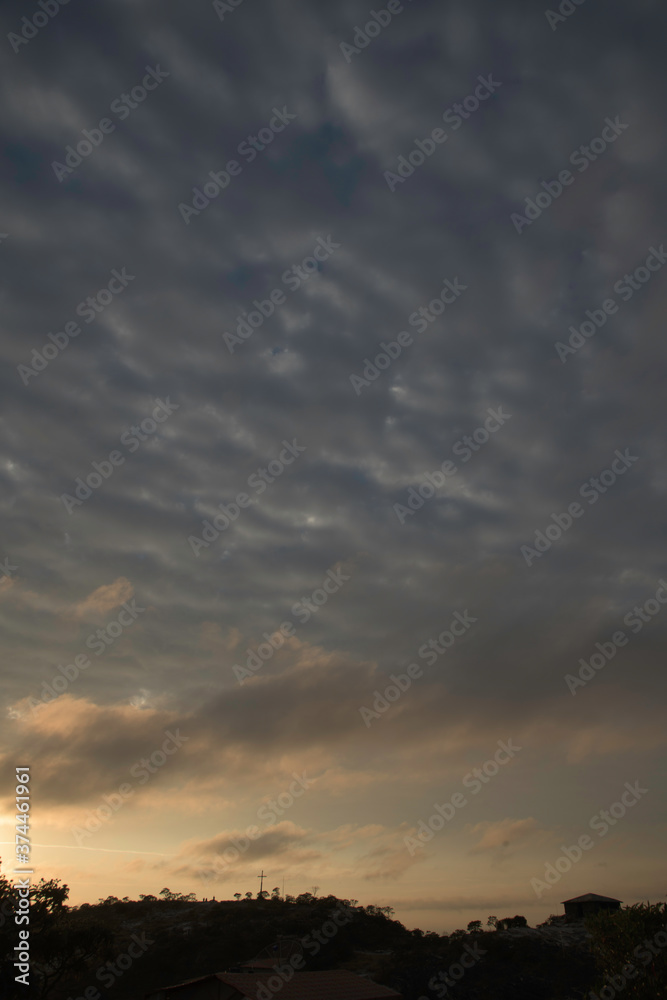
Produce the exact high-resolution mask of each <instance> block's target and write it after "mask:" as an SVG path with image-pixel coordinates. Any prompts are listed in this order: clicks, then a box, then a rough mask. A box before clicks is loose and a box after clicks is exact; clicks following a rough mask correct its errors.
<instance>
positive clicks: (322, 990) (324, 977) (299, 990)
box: [216, 969, 400, 1000]
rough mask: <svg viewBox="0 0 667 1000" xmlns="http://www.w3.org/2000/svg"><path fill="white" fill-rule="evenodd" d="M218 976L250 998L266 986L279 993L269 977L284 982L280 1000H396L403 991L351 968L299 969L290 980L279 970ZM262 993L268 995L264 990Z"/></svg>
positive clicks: (271, 991) (224, 973) (250, 999)
mask: <svg viewBox="0 0 667 1000" xmlns="http://www.w3.org/2000/svg"><path fill="white" fill-rule="evenodd" d="M216 975H217V977H218V979H221V980H222V981H223V982H224V983H227V984H228V985H229V986H233V987H234V989H236V990H238V991H239V993H241V994H242V995H243V996H245V997H248V998H249V1000H256V997H257V990H258V987H259V986H264V987H265V988H267V989H268V990H269V992H270V993H273V992H275V986H276V983H275V982H274V983H273V986H274V989H271V986H268V985H267V983H268V981H269V980H279V981H280V983H281V987H280V1000H380V998H387V1000H396V998H397V997H400V994H399V993H397V992H396V991H395V990H392V989H389V987H388V986H380V985H378V983H374V982H372V980H370V979H365V978H364V977H363V976H358V975H357V974H356V972H349V971H348V970H347V969H336V970H333V971H331V972H295V973H294V975H293V976H292V978H291V979H290V980H288V981H287V982H285V981H284V979H283V977H282V976H279V975H278V974H277V973H276V972H273V973H268V972H218V973H216ZM262 993H263V995H264V996H265V995H266V994H265V993H264V991H262Z"/></svg>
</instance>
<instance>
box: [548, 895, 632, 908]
mask: <svg viewBox="0 0 667 1000" xmlns="http://www.w3.org/2000/svg"><path fill="white" fill-rule="evenodd" d="M622 902H623V900H622V899H612V897H611V896H598V894H597V893H596V892H587V893H585V895H583V896H575V897H574V898H573V899H563V900H561V905H562V906H564V905H565V903H622Z"/></svg>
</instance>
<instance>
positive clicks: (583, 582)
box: [0, 0, 667, 931]
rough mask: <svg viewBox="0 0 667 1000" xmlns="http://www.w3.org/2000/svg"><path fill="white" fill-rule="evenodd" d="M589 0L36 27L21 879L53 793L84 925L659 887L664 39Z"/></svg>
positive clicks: (19, 391) (342, 6)
mask: <svg viewBox="0 0 667 1000" xmlns="http://www.w3.org/2000/svg"><path fill="white" fill-rule="evenodd" d="M54 3H55V0H46V6H47V8H48V9H49V10H51V8H52V7H53V4H54ZM561 8H562V9H565V10H566V11H567V10H570V9H571V11H572V13H569V14H563V13H560V14H559V13H558V7H557V6H555V7H554V8H553V10H552V12H551V13H548V12H545V10H544V9H543V7H542V5H541V4H537V5H530V4H525V3H518V2H514V3H505V4H500V5H498V4H496V3H493V2H492V0H448V2H446V3H442V2H440V0H437V2H436V0H414V2H405V3H404V4H403V6H401V5H400V4H398V3H396V2H392V3H391V4H390V5H389V6H387V5H385V6H384V7H380V6H376V7H375V8H374V9H375V10H376V12H377V18H375V19H374V18H372V16H371V14H370V8H369V5H367V4H365V3H363V2H360V0H341V2H338V3H336V4H329V3H325V2H324V0H241V2H238V0H236V2H235V3H234V4H232V3H231V2H230V3H229V4H227V3H221V2H218V3H217V4H215V5H213V4H212V3H210V2H205V0H202V2H201V3H191V4H189V5H187V9H186V8H185V7H184V5H182V4H180V3H177V2H176V0H161V2H157V0H116V2H108V0H99V2H97V3H95V4H84V3H82V2H80V0H73V2H72V3H71V4H66V5H64V6H63V7H62V9H58V10H57V12H55V13H54V12H52V13H50V14H48V15H44V16H42V14H41V8H39V7H38V6H37V5H36V4H35V5H34V9H33V5H32V4H25V3H19V2H18V0H12V2H10V3H8V4H6V5H5V6H4V9H3V13H2V17H1V19H0V20H1V26H2V35H3V44H4V51H3V77H2V79H3V89H2V101H1V102H0V116H1V121H2V133H3V147H4V150H3V151H4V156H3V160H2V178H3V184H2V203H1V207H0V229H1V230H2V234H1V236H0V255H1V259H0V265H1V267H2V304H3V310H2V322H3V334H4V336H3V351H4V360H5V364H4V365H3V367H2V374H1V376H0V377H1V379H2V393H1V397H0V398H1V399H2V431H3V433H2V473H1V485H2V493H1V496H0V503H1V505H2V515H3V516H2V533H1V539H0V541H1V545H2V547H1V549H0V560H4V562H3V563H2V566H3V569H2V578H1V580H0V614H1V616H2V625H3V630H2V634H3V675H2V718H3V722H2V729H1V735H0V773H1V774H2V790H3V798H2V802H1V803H0V808H1V810H2V811H1V813H0V819H1V820H2V824H3V825H2V826H1V827H0V840H1V841H2V844H3V845H4V846H2V847H0V850H1V851H2V853H3V862H4V868H5V869H6V870H11V869H12V868H13V857H12V851H13V848H12V847H11V846H9V842H10V838H11V840H12V841H13V835H14V830H13V825H14V814H15V808H14V803H13V790H14V769H15V767H16V766H17V765H25V764H28V765H29V766H30V768H31V772H30V773H31V785H30V789H31V795H32V814H33V826H32V829H31V836H32V839H33V843H34V845H35V846H34V849H33V860H34V862H35V872H36V874H35V878H37V877H38V876H39V875H45V876H46V877H60V878H62V879H64V880H65V881H66V882H67V883H68V884H69V885H70V887H71V897H70V901H71V902H74V903H80V902H83V901H96V900H97V898H98V897H100V896H107V895H109V894H113V895H117V896H125V895H128V896H130V897H133V898H136V897H137V896H138V894H139V893H150V892H153V893H157V892H159V890H160V889H162V888H163V887H164V886H169V887H170V888H171V889H172V890H173V891H181V892H196V893H197V895H198V897H199V898H201V897H203V896H209V897H210V896H212V895H216V896H217V897H218V898H222V897H225V898H226V897H228V896H231V895H232V894H233V893H235V892H246V891H252V892H256V891H257V889H258V887H259V886H258V881H257V878H256V876H257V875H258V874H259V872H260V871H261V870H262V869H263V870H264V871H266V872H268V881H267V883H266V886H267V888H269V889H271V888H272V887H273V886H275V885H277V886H280V887H281V889H282V886H283V880H284V884H285V891H286V892H288V893H293V894H297V893H299V892H303V891H309V890H311V889H312V887H313V886H319V892H320V893H330V892H331V893H335V894H337V895H339V896H346V897H348V898H354V899H358V900H359V901H360V902H362V903H377V904H380V905H392V906H394V907H395V909H396V913H397V916H398V917H399V918H400V919H402V920H403V921H404V922H405V923H406V924H407V925H408V926H410V927H414V926H421V927H422V928H424V929H432V930H438V931H444V930H452V929H453V928H455V927H459V926H464V925H465V923H466V922H467V921H468V920H470V919H473V918H481V919H483V920H486V917H487V916H488V915H489V914H491V913H493V914H496V915H498V916H505V915H513V914H515V913H523V914H524V915H525V916H526V917H527V918H528V920H529V922H530V923H534V922H536V921H538V920H543V919H545V918H546V917H547V916H548V915H549V913H553V912H562V907H561V906H560V901H561V900H563V899H567V898H569V897H571V896H574V895H578V894H580V893H585V892H591V891H592V892H598V893H602V894H604V895H610V896H614V897H617V898H620V899H622V900H624V901H625V902H628V903H632V902H635V901H637V900H640V899H642V898H644V899H645V898H651V899H654V900H655V899H658V898H660V897H661V896H664V892H665V886H666V882H665V875H666V874H667V872H666V871H665V861H664V835H665V831H666V828H667V814H666V812H665V806H664V799H663V796H662V794H661V790H662V791H663V792H664V785H665V765H664V759H665V758H664V750H665V744H666V742H667V733H666V730H665V726H664V700H665V690H666V682H665V672H664V657H663V656H661V645H662V646H663V647H664V638H665V631H666V624H667V613H666V612H665V611H664V610H663V607H664V606H663V604H662V603H661V601H660V599H661V598H663V599H665V600H667V584H666V585H665V587H666V589H665V590H662V589H661V587H662V584H661V582H660V581H661V580H662V579H663V578H664V577H665V576H667V566H666V565H665V561H664V558H663V554H662V552H661V543H663V542H664V539H665V520H664V510H665V500H666V497H667V477H666V476H665V471H664V465H663V462H664V430H663V419H662V418H663V412H664V404H663V391H664V390H663V379H664V366H665V353H666V352H665V346H664V343H665V341H664V314H665V301H666V297H667V268H665V270H664V273H663V271H662V268H663V265H664V264H665V262H667V255H666V254H665V251H664V247H663V245H662V243H661V241H663V240H665V241H667V228H666V207H667V206H666V202H665V195H664V157H665V152H666V150H665V138H666V136H665V127H664V122H665V114H666V110H667V109H666V107H665V96H664V95H665V93H666V87H665V71H664V52H663V48H664V43H663V39H664V31H665V27H666V24H665V21H666V16H665V12H664V9H661V5H660V4H659V3H658V2H657V0H636V2H635V3H634V4H632V5H628V4H621V3H617V2H608V3H605V4H604V5H601V4H600V3H598V2H596V0H588V2H586V3H583V4H581V5H580V6H575V5H574V4H571V5H568V4H567V3H565V4H561ZM33 16H34V17H35V21H36V25H37V26H35V24H33V23H32V20H31V19H32V18H33ZM22 18H24V19H25V20H24V21H23V22H22V20H21V19H22ZM45 18H46V23H43V21H44V19H45ZM366 25H368V31H367V30H366ZM5 39H6V41H5ZM457 105H458V108H457ZM216 176H217V180H214V179H213V178H215V177H216ZM559 178H560V179H559ZM536 198H537V201H535V199H536ZM527 199H528V201H527ZM587 311H588V312H589V313H590V316H587ZM582 324H585V325H584V326H583V332H582V330H581V329H580V328H581V327H582ZM383 343H384V345H386V350H384V349H383V347H382V346H381V345H382V344H383ZM376 359H377V364H376V363H375V362H376ZM466 439H467V440H466ZM448 463H449V464H448ZM429 477H430V479H429ZM600 477H601V478H600ZM568 511H569V513H568ZM538 532H540V533H541V534H536V533H538ZM325 583H326V587H325V586H324V585H325ZM656 593H657V594H658V597H657V598H656ZM647 602H648V603H647ZM633 608H637V609H638V611H633ZM628 616H629V617H628ZM452 626H453V627H452ZM621 633H622V634H621ZM614 636H615V638H612V637H614ZM439 637H441V638H439ZM596 643H599V644H600V647H599V648H598V647H596ZM258 650H259V651H258ZM605 651H606V652H605ZM594 655H595V656H596V658H595V659H594V660H593V665H591V664H590V661H591V657H593V656H594ZM411 665H413V666H411ZM408 670H410V674H408ZM391 675H394V676H398V681H399V686H398V687H396V686H392V684H393V682H392V680H391ZM401 687H402V688H403V689H404V690H402V691H401V690H400V688H401ZM385 693H386V695H387V697H385ZM167 734H171V735H167ZM172 737H173V738H172ZM501 744H504V745H505V746H506V747H509V748H510V750H511V752H507V751H506V750H503V749H502V748H501ZM163 747H164V749H163ZM142 761H143V763H141V762H142ZM475 768H478V769H480V772H481V778H479V777H478V778H475V777H474V770H473V769H475ZM295 775H296V776H298V777H299V778H300V779H301V783H299V782H298V781H297V778H296V777H295ZM626 783H628V784H629V785H630V786H634V787H635V789H639V791H637V792H636V793H632V794H631V793H630V792H629V790H627V789H626V788H625V785H626ZM290 788H291V789H292V790H291V791H290ZM119 789H122V792H121V791H119ZM633 794H634V798H633ZM623 795H625V804H624V805H619V806H614V803H619V802H622V801H623V800H622V796H623ZM452 796H454V803H455V805H454V806H450V807H447V806H446V803H448V802H451V800H452ZM272 800H273V804H272ZM631 800H632V802H631ZM436 804H439V805H441V806H443V807H444V808H443V810H442V811H441V812H442V813H444V814H445V816H446V817H447V818H446V819H444V818H442V817H441V816H438V815H437V814H436V813H435V812H434V806H435V805H436ZM610 807H611V808H612V812H611V813H609V815H610V816H611V820H610V821H609V822H607V821H606V820H604V819H601V818H600V814H601V812H602V811H604V810H607V811H608V810H609V809H610ZM431 816H436V820H434V821H433V823H431V824H430V825H429V823H430V819H431ZM420 824H421V825H420ZM438 827H440V828H439V829H438ZM605 827H606V829H605ZM249 830H250V831H251V832H250V834H248V831H249ZM418 834H421V840H417V836H418ZM583 835H590V838H591V846H590V847H589V848H588V849H587V850H586V851H585V852H584V853H583V854H582V858H581V860H580V861H578V862H576V863H574V864H572V865H571V866H570V870H569V871H565V870H564V869H566V868H567V867H568V866H567V863H566V862H563V861H561V862H560V869H563V871H562V872H560V873H559V876H558V880H557V881H554V884H552V885H549V884H547V883H544V881H543V880H544V878H545V872H546V870H547V865H549V864H551V865H555V864H556V862H557V861H558V859H560V858H561V857H562V856H563V847H569V846H571V845H576V844H577V842H578V840H579V838H580V837H582V836H583ZM235 844H236V846H234V845H235ZM553 870H555V869H553ZM534 880H541V881H542V885H543V888H540V886H539V884H537V882H535V881H534Z"/></svg>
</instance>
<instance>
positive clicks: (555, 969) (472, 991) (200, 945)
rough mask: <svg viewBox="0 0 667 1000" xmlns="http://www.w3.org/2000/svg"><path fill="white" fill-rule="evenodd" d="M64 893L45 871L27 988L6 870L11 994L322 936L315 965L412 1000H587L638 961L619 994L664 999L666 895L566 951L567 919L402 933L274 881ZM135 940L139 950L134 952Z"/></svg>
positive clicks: (379, 919) (2, 893)
mask: <svg viewBox="0 0 667 1000" xmlns="http://www.w3.org/2000/svg"><path fill="white" fill-rule="evenodd" d="M68 894H69V890H68V887H67V886H66V885H61V884H60V882H59V880H57V879H52V880H50V881H46V880H44V879H42V880H41V881H40V882H39V884H37V885H35V886H33V887H32V888H31V920H30V950H31V956H32V976H31V978H32V981H33V984H34V985H33V987H32V988H31V989H30V990H26V989H25V988H22V987H17V985H16V984H15V983H14V975H15V971H14V969H13V966H12V961H13V958H12V949H13V948H14V946H15V945H16V943H17V928H16V926H15V924H14V920H13V912H14V904H15V902H16V897H15V890H14V887H13V886H12V883H10V882H9V881H8V880H7V879H5V878H3V877H2V876H0V996H2V997H3V1000H4V998H5V997H6V998H8V1000H9V998H12V1000H13V998H14V997H30V998H32V997H35V998H37V1000H67V998H69V997H71V998H77V997H82V996H84V991H85V990H86V988H87V987H93V988H95V989H96V990H97V991H98V992H99V1000H140V998H141V997H143V995H144V994H145V993H147V992H149V991H150V990H154V989H157V988H159V987H160V986H166V985H169V984H172V983H178V982H182V981H184V980H186V979H191V978H194V977H196V976H204V975H207V974H209V973H212V972H220V971H223V970H225V969H231V968H234V967H235V966H238V963H239V962H243V961H247V960H248V959H250V958H252V957H253V956H254V955H256V954H257V953H258V952H259V951H261V950H262V949H264V948H266V947H267V946H270V945H272V944H273V943H274V942H275V941H276V940H277V939H278V937H287V938H292V939H298V940H299V941H303V940H304V939H308V940H309V941H311V942H313V941H314V940H315V939H316V938H317V937H318V935H320V939H321V940H322V945H321V947H319V948H315V947H309V948H308V949H306V950H305V951H304V957H305V960H306V967H307V968H309V969H315V970H316V969H335V968H347V969H351V970H353V971H356V972H364V973H367V974H369V975H370V976H371V977H372V978H373V979H375V980H376V981H377V982H380V983H384V984H385V985H387V986H390V987H392V988H393V989H395V990H397V991H398V992H399V993H401V994H402V996H403V997H404V1000H420V998H421V1000H441V998H443V997H445V998H446V1000H536V998H539V1000H584V998H587V1000H588V998H589V997H591V995H593V996H599V991H600V990H601V989H602V988H603V986H604V985H605V984H606V983H609V982H612V983H613V978H612V977H614V976H616V977H618V976H619V974H621V975H622V974H623V973H622V970H623V967H624V966H626V967H627V965H628V963H630V962H632V963H634V965H635V966H636V967H637V969H638V970H639V974H638V975H637V976H636V978H634V979H633V980H628V982H627V983H626V985H625V986H624V989H623V991H622V995H623V997H624V998H625V997H627V1000H645V998H646V1000H648V998H650V1000H662V998H667V993H666V992H665V985H664V984H665V983H666V982H667V973H666V968H667V967H666V964H665V956H666V955H667V948H666V947H661V946H660V944H659V942H660V941H662V940H664V941H665V942H666V943H667V933H665V925H666V924H667V912H666V910H667V904H664V903H661V904H657V905H653V906H649V905H648V904H641V905H638V906H633V907H625V908H624V909H623V910H621V911H620V912H618V913H614V914H605V915H600V916H598V917H596V918H594V919H591V920H590V921H589V922H588V924H587V926H588V928H589V930H590V935H591V936H590V937H587V936H586V934H585V933H584V930H583V928H582V930H581V933H580V935H579V941H577V940H576V939H575V940H574V942H573V943H570V944H568V945H565V944H563V943H562V942H561V941H560V939H559V932H558V927H559V925H563V926H565V925H564V923H563V920H564V918H563V917H556V916H553V917H550V918H549V920H548V921H546V922H545V924H543V925H541V927H542V928H543V930H541V931H539V930H534V929H533V930H530V929H527V922H526V920H525V918H524V917H521V916H514V917H503V918H500V919H498V918H496V917H492V918H489V919H488V921H487V922H486V927H484V926H483V923H482V920H473V921H471V922H470V923H469V924H468V928H467V930H463V929H461V930H458V931H454V932H453V933H452V934H450V935H440V934H436V933H434V932H424V931H422V930H419V929H416V930H408V929H407V928H406V927H404V926H403V925H402V924H401V923H400V922H399V921H398V920H395V919H394V918H393V910H392V909H391V907H379V906H359V905H358V903H357V901H356V900H340V899H337V898H336V897H335V896H324V897H318V896H317V895H316V894H315V893H313V892H306V893H302V894H301V895H299V896H296V897H295V896H286V897H285V898H283V897H282V896H281V895H280V892H279V889H278V887H276V888H274V889H273V890H272V891H271V893H270V895H269V893H268V892H266V891H265V892H264V893H262V896H261V898H258V896H259V894H257V895H256V896H254V897H253V894H252V893H246V894H245V897H243V896H242V894H241V893H240V892H237V893H235V894H234V898H233V899H228V900H217V901H216V900H212V899H209V900H200V901H197V900H195V899H194V894H193V893H190V894H187V895H184V894H182V893H175V892H171V891H170V890H169V889H168V888H164V889H162V890H161V892H160V893H159V896H157V897H156V896H153V895H142V896H140V897H139V899H138V900H131V899H128V898H127V897H125V898H124V899H119V898H118V897H116V896H108V897H107V898H106V899H103V900H102V899H101V900H100V901H99V902H98V903H97V904H94V905H91V904H87V903H84V904H83V905H81V906H78V907H70V906H68V905H67V903H66V900H67V898H68ZM334 911H338V912H341V911H342V912H344V913H345V915H346V916H347V918H348V920H347V922H346V923H342V921H341V926H340V927H337V928H336V930H335V932H333V933H332V934H330V935H329V936H325V937H322V936H321V931H322V928H323V926H325V925H326V926H328V927H329V928H333V927H334V926H335V924H333V923H332V922H331V916H332V914H333V913H334ZM661 933H662V935H663V936H662V937H660V934H661ZM656 936H657V937H656ZM646 940H650V941H652V942H653V952H655V954H654V953H653V952H652V951H651V950H650V949H649V951H648V956H649V957H648V959H646V960H645V961H644V958H645V956H646V953H647V950H646V945H645V944H644V942H645V941H646ZM133 943H134V944H133ZM131 946H133V947H134V955H135V956H136V957H129V956H130V955H132V954H133V952H132V949H131ZM637 948H640V949H643V950H642V951H641V954H640V953H638V952H637V951H636V949H637ZM128 949H129V950H128ZM463 955H467V956H470V955H472V956H474V960H470V959H469V960H468V961H467V962H466V963H463V965H470V968H468V969H466V970H463V965H462V964H461V962H460V959H461V958H462V956H463ZM461 970H463V971H462V974H461V975H459V971H461ZM616 981H617V982H619V980H618V979H617V980H616ZM447 983H448V984H449V985H447ZM617 992H619V991H617ZM89 995H90V993H89ZM608 995H610V994H609V993H604V992H603V994H602V996H603V997H604V996H608ZM95 1000H98V998H95Z"/></svg>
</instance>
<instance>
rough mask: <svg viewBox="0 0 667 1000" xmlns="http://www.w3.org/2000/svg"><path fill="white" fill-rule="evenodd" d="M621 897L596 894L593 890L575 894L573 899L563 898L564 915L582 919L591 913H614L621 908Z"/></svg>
mask: <svg viewBox="0 0 667 1000" xmlns="http://www.w3.org/2000/svg"><path fill="white" fill-rule="evenodd" d="M621 903H622V900H621V899H612V898H611V896H598V895H597V893H595V892H587V893H586V894H585V895H583V896H575V897H574V899H564V900H563V906H564V907H565V916H566V917H567V919H568V920H583V919H584V917H590V916H591V915H592V914H593V913H601V912H605V913H614V912H615V911H616V910H620V908H621Z"/></svg>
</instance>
